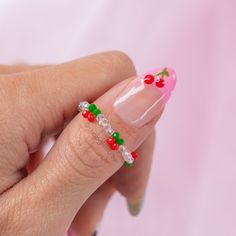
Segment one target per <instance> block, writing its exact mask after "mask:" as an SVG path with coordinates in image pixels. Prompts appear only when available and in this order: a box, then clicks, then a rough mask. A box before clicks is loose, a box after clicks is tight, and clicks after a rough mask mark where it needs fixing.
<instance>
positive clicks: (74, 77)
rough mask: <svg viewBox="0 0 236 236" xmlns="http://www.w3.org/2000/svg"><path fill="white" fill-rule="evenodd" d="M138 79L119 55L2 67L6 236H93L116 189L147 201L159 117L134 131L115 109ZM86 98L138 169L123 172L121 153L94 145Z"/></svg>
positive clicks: (0, 163) (0, 170) (0, 217)
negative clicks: (83, 110)
mask: <svg viewBox="0 0 236 236" xmlns="http://www.w3.org/2000/svg"><path fill="white" fill-rule="evenodd" d="M135 74H136V72H135V68H134V65H133V63H132V61H131V60H130V58H129V57H128V56H127V55H125V54H124V53H121V52H116V51H114V52H105V53H100V54H96V55H91V56H88V57H85V58H81V59H79V60H75V61H71V62H67V63H64V64H59V65H50V66H26V65H17V66H0V97H1V99H0V133H1V136H0V208H1V211H0V235H6V236H8V235H24V236H25V235H64V234H65V232H66V231H67V230H68V229H70V230H71V231H73V232H74V233H75V234H79V235H82V236H87V235H92V234H93V232H94V231H95V229H96V226H97V224H98V223H99V222H101V220H102V215H103V212H104V209H105V208H106V206H107V203H108V201H109V199H110V198H111V196H112V195H113V194H114V192H115V191H119V192H120V193H121V194H122V195H123V196H124V197H125V198H126V199H127V200H128V201H129V202H131V203H132V202H133V203H137V202H138V203H139V202H140V201H141V198H142V195H143V194H144V192H145V189H146V185H147V180H148V176H149V172H150V168H151V160H152V152H153V146H154V138H155V134H154V126H155V124H156V122H157V121H158V120H159V118H160V116H161V114H157V116H156V117H155V118H154V119H153V120H152V121H151V122H149V123H148V124H146V125H145V126H144V127H142V128H139V129H135V128H133V127H130V126H128V125H127V124H125V123H124V122H122V121H121V120H120V119H119V118H118V117H117V116H116V114H114V112H113V110H112V106H111V104H110V103H109V101H111V100H112V99H114V96H115V95H117V94H118V93H119V92H120V91H121V90H122V88H123V87H124V86H125V85H126V84H127V83H128V82H129V80H130V78H132V77H134V76H135ZM83 100H88V101H94V102H95V103H96V104H97V105H98V106H99V107H100V108H101V109H102V111H103V113H104V114H107V116H108V118H109V120H110V121H111V123H112V126H113V127H115V128H116V129H117V130H119V131H120V133H122V137H124V139H125V140H126V143H127V146H129V147H130V148H131V149H133V150H137V152H138V153H139V156H140V159H139V160H138V161H137V162H136V165H135V166H134V167H133V168H131V169H127V168H124V167H123V166H122V165H123V162H122V159H121V158H120V154H119V153H117V152H116V153H115V154H114V158H109V156H108V155H107V149H106V148H107V146H106V144H103V145H97V144H96V143H93V142H91V140H92V139H93V137H92V136H91V132H90V131H89V129H86V128H85V126H84V124H85V122H86V121H84V119H83V118H82V117H81V116H80V115H77V105H78V102H79V101H83ZM105 104H108V105H105ZM65 123H66V124H67V125H66V126H65ZM91 127H92V129H93V132H94V133H96V134H98V136H99V138H101V140H105V135H104V134H103V133H102V132H101V130H100V129H99V127H97V126H91ZM103 135H104V136H103ZM52 138H53V139H54V140H55V144H54V145H53V147H52V149H51V150H50V152H49V153H48V154H46V156H45V152H44V147H45V145H46V144H47V143H48V141H49V140H52ZM140 204H141V203H140Z"/></svg>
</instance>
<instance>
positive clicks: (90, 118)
mask: <svg viewBox="0 0 236 236" xmlns="http://www.w3.org/2000/svg"><path fill="white" fill-rule="evenodd" d="M87 118H88V121H89V122H93V121H94V119H95V117H94V114H93V113H91V112H89V114H88V117H87Z"/></svg>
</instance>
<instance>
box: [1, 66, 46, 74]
mask: <svg viewBox="0 0 236 236" xmlns="http://www.w3.org/2000/svg"><path fill="white" fill-rule="evenodd" d="M43 67H45V65H26V64H17V65H0V75H7V74H14V73H19V72H25V71H32V70H37V69H41V68H43Z"/></svg>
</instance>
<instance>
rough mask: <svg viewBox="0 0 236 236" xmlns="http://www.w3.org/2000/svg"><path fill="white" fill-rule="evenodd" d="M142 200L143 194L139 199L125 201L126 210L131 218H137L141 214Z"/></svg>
mask: <svg viewBox="0 0 236 236" xmlns="http://www.w3.org/2000/svg"><path fill="white" fill-rule="evenodd" d="M144 199H145V194H143V196H142V197H140V198H137V199H132V200H129V199H128V200H127V205H128V210H129V212H130V214H131V215H132V216H137V215H138V214H139V213H140V212H141V210H142V208H143V204H144Z"/></svg>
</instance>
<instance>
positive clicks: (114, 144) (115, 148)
mask: <svg viewBox="0 0 236 236" xmlns="http://www.w3.org/2000/svg"><path fill="white" fill-rule="evenodd" d="M118 146H119V145H118V144H117V143H113V144H112V145H111V149H112V150H117V149H118Z"/></svg>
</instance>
